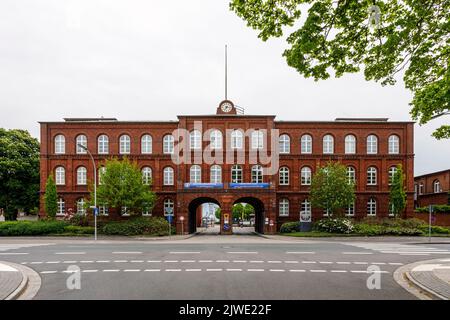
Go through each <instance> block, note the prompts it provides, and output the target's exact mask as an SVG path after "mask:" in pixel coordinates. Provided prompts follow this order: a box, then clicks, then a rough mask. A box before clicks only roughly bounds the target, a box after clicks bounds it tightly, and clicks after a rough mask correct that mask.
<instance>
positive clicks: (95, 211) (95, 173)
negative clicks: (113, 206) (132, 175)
mask: <svg viewBox="0 0 450 320" xmlns="http://www.w3.org/2000/svg"><path fill="white" fill-rule="evenodd" d="M78 147H80V148H81V149H83V150H84V151H86V152H87V153H88V154H89V156H90V157H91V160H92V164H93V165H94V208H92V207H91V208H92V209H94V239H95V240H96V241H97V167H96V166H95V161H94V157H93V156H92V153H90V152H89V150H88V148H87V147H85V146H84V145H82V144H80V143H79V144H78Z"/></svg>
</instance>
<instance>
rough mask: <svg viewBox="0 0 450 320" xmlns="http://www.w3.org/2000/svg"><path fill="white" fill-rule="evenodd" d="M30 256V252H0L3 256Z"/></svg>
mask: <svg viewBox="0 0 450 320" xmlns="http://www.w3.org/2000/svg"><path fill="white" fill-rule="evenodd" d="M24 254H29V253H28V252H0V255H2V256H19V255H24Z"/></svg>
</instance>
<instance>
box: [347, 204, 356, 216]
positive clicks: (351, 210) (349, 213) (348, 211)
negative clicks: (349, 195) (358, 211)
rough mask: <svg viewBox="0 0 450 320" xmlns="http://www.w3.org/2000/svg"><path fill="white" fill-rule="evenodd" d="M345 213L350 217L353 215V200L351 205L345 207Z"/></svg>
mask: <svg viewBox="0 0 450 320" xmlns="http://www.w3.org/2000/svg"><path fill="white" fill-rule="evenodd" d="M345 215H346V216H350V217H352V216H354V215H355V203H354V202H353V203H352V204H351V205H349V206H348V207H347V208H345Z"/></svg>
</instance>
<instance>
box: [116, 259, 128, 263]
mask: <svg viewBox="0 0 450 320" xmlns="http://www.w3.org/2000/svg"><path fill="white" fill-rule="evenodd" d="M114 262H115V263H125V262H128V260H114Z"/></svg>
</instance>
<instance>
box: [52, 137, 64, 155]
mask: <svg viewBox="0 0 450 320" xmlns="http://www.w3.org/2000/svg"><path fill="white" fill-rule="evenodd" d="M54 141H55V153H56V154H64V153H66V138H65V137H64V136H63V135H62V134H58V135H57V136H56V137H55V139H54Z"/></svg>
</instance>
